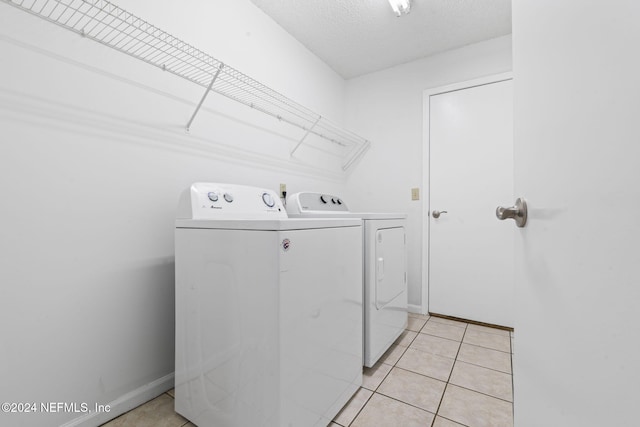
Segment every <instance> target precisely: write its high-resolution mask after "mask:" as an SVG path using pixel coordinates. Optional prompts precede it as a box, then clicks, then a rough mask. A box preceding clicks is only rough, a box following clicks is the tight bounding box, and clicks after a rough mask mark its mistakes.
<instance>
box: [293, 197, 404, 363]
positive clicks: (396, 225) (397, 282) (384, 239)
mask: <svg viewBox="0 0 640 427" xmlns="http://www.w3.org/2000/svg"><path fill="white" fill-rule="evenodd" d="M287 212H288V214H289V217H290V218H361V219H362V221H363V224H364V233H363V237H364V239H363V247H364V251H363V254H364V262H363V268H364V274H363V278H364V282H363V289H364V291H363V292H364V359H363V364H364V366H366V367H372V366H373V365H374V364H375V363H376V362H377V361H378V359H380V356H382V355H383V354H384V352H385V351H387V349H388V348H389V347H390V346H391V344H393V342H394V341H395V340H396V339H397V338H398V337H399V336H400V334H402V332H403V331H404V330H405V328H406V327H407V321H408V318H407V316H408V315H407V311H408V310H407V266H406V259H407V256H406V253H407V250H406V235H405V228H406V217H407V216H406V214H399V213H357V212H350V211H349V208H348V207H347V204H346V203H345V202H344V201H343V200H342V199H341V198H340V197H337V196H332V195H328V194H322V193H309V192H302V193H296V194H292V195H291V196H289V198H288V199H287Z"/></svg>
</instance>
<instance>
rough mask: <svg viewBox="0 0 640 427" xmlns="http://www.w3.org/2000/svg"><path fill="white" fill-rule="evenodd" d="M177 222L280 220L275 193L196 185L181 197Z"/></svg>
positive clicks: (284, 214)
mask: <svg viewBox="0 0 640 427" xmlns="http://www.w3.org/2000/svg"><path fill="white" fill-rule="evenodd" d="M177 217H178V218H180V219H283V218H287V212H286V211H285V209H284V206H283V205H282V202H281V201H280V199H279V198H278V195H277V194H276V192H275V191H273V190H269V189H265V188H260V187H249V186H245V185H233V184H218V183H208V182H196V183H195V184H193V185H191V187H190V188H189V189H187V190H185V191H184V192H183V193H182V196H181V198H180V203H179V206H178V215H177Z"/></svg>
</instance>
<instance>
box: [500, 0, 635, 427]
mask: <svg viewBox="0 0 640 427" xmlns="http://www.w3.org/2000/svg"><path fill="white" fill-rule="evenodd" d="M513 18H514V21H513V35H514V36H513V43H514V49H513V50H514V85H515V86H514V89H515V90H514V101H515V103H514V108H515V110H514V111H515V171H516V173H515V188H516V193H517V195H518V196H524V197H525V198H526V199H527V201H528V204H529V220H528V224H527V225H526V227H525V228H522V229H516V230H517V233H516V272H517V274H516V324H515V340H514V341H515V342H514V344H515V354H514V382H515V396H514V404H515V425H516V426H518V427H538V426H543V425H544V426H563V427H577V426H580V427H592V426H593V427H595V426H616V427H617V426H620V427H622V426H637V425H640V416H639V413H638V403H639V402H640V319H639V314H640V221H639V219H638V216H639V214H638V213H639V212H640V82H639V80H638V76H640V59H639V56H638V43H639V41H640V25H638V21H639V20H640V2H637V1H617V0H616V1H612V2H596V1H583V0H563V1H539V0H524V1H514V2H513ZM512 226H513V224H512Z"/></svg>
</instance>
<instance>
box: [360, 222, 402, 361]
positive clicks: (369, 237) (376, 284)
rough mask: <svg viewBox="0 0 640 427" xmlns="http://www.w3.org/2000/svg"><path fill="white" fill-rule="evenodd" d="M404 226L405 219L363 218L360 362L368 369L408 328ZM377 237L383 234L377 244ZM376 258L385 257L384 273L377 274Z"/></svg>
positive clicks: (378, 266) (378, 263) (377, 264)
mask: <svg viewBox="0 0 640 427" xmlns="http://www.w3.org/2000/svg"><path fill="white" fill-rule="evenodd" d="M404 225H405V220H404V219H393V220H389V219H381V220H366V221H364V228H365V232H364V305H365V310H364V359H363V362H364V366H366V367H369V368H370V367H372V366H373V365H375V364H376V362H377V361H378V359H380V357H381V356H382V355H383V354H384V352H385V351H387V349H389V347H390V346H391V344H393V342H394V341H395V340H396V339H397V338H398V337H399V336H400V334H402V332H403V331H404V330H405V328H406V327H407V322H408V319H407V303H408V301H407V282H406V275H405V272H406V244H405V228H404ZM381 231H382V233H380V232H381ZM379 236H383V239H382V241H381V242H380V243H378V237H379ZM379 258H382V259H383V260H384V261H383V264H384V269H385V271H384V275H383V276H380V274H379V272H380V268H381V267H380V265H381V263H380V261H379ZM379 279H381V280H379Z"/></svg>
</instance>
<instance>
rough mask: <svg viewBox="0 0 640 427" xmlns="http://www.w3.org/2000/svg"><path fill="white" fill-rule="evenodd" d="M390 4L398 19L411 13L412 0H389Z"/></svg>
mask: <svg viewBox="0 0 640 427" xmlns="http://www.w3.org/2000/svg"><path fill="white" fill-rule="evenodd" d="M389 4H390V5H391V8H392V9H393V11H394V12H395V14H396V16H398V17H399V16H402V14H405V15H406V14H408V13H409V12H411V0H389Z"/></svg>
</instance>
